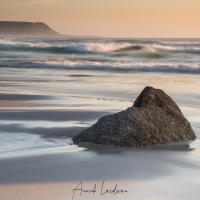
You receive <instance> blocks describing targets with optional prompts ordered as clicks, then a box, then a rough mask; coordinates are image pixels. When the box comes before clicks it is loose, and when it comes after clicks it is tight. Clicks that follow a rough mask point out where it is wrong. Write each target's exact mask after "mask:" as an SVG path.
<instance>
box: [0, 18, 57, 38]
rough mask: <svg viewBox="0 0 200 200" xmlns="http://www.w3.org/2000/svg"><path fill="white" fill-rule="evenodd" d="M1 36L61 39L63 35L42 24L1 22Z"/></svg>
mask: <svg viewBox="0 0 200 200" xmlns="http://www.w3.org/2000/svg"><path fill="white" fill-rule="evenodd" d="M0 36H14V37H23V36H26V37H27V36H28V37H29V36H37V37H59V36H61V35H60V34H59V33H57V32H55V31H54V30H52V29H51V28H50V27H49V26H47V25H46V24H45V23H42V22H12V21H0Z"/></svg>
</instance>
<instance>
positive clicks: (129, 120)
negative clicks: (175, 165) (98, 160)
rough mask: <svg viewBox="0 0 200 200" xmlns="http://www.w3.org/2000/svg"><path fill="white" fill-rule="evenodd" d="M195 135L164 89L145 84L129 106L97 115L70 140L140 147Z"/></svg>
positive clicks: (191, 137) (182, 139)
mask: <svg viewBox="0 0 200 200" xmlns="http://www.w3.org/2000/svg"><path fill="white" fill-rule="evenodd" d="M195 138H196V136H195V134H194V132H193V130H192V128H191V126H190V123H189V122H188V121H187V119H186V118H185V117H184V116H183V114H182V113H181V110H180V109H179V107H178V106H177V105H176V103H175V102H174V101H173V100H172V99H171V98H170V97H169V96H168V95H167V94H165V92H164V91H162V90H160V89H155V88H153V87H145V88H144V90H143V91H142V93H141V94H140V95H139V96H138V97H137V99H136V101H135V102H134V104H133V106H132V107H130V108H127V109H126V110H124V111H121V112H119V113H116V114H111V115H107V116H104V117H102V118H100V119H99V120H98V121H97V122H96V124H94V125H93V126H91V127H90V128H88V129H86V130H83V131H82V132H81V133H79V134H78V135H76V136H75V137H74V138H73V139H72V140H73V142H74V143H75V144H79V143H81V142H89V143H96V144H104V145H109V146H110V145H112V146H123V147H142V146H152V145H158V144H167V143H172V142H179V141H186V140H194V139H195Z"/></svg>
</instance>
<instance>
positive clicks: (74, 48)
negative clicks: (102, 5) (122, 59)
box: [0, 39, 200, 54]
mask: <svg viewBox="0 0 200 200" xmlns="http://www.w3.org/2000/svg"><path fill="white" fill-rule="evenodd" d="M16 50H18V51H26V52H27V51H34V52H44V53H45V52H46V53H58V54H59V53H60V54H67V53H108V52H124V51H129V52H130V51H146V52H149V51H156V52H161V53H162V52H167V53H199V54H200V43H199V42H196V43H195V42H194V43H190V42H179V43H173V42H171V43H170V42H161V43H159V42H157V43H148V42H141V41H140V42H138V41H132V42H131V41H125V42H122V41H121V42H114V41H110V42H106V41H101V42H94V41H91V42H80V41H79V42H71V41H66V42H60V43H59V42H58V43H56V44H53V43H51V42H47V41H46V42H32V43H31V42H18V41H13V40H2V39H0V51H16Z"/></svg>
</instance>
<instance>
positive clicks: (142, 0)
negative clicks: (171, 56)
mask: <svg viewBox="0 0 200 200" xmlns="http://www.w3.org/2000/svg"><path fill="white" fill-rule="evenodd" d="M0 20H5V21H9V20H12V21H34V22H36V21H42V22H45V23H47V24H48V25H49V26H50V27H52V28H53V29H54V30H56V31H58V32H60V33H64V34H68V35H94V36H105V37H106V36H107V37H133V38H135V37H138V38H140V37H146V38H152V37H156V38H157V37H166V38H170V37H175V38H178V37H184V38H189V37H191V38H192V37H194V38H199V37H200V25H199V22H200V0H167V1H164V0H163V1H162V0H138V1H136V0H35V1H29V0H1V1H0Z"/></svg>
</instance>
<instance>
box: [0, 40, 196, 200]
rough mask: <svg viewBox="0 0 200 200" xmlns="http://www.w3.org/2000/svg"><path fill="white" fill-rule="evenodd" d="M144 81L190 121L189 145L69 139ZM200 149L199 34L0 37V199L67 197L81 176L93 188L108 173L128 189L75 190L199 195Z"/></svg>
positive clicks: (130, 98)
mask: <svg viewBox="0 0 200 200" xmlns="http://www.w3.org/2000/svg"><path fill="white" fill-rule="evenodd" d="M147 85H148V86H153V87H155V88H160V89H162V90H164V91H165V92H166V93H167V94H168V95H170V96H171V97H172V98H173V99H174V101H175V102H176V103H177V104H178V106H179V107H180V109H181V110H182V112H183V114H184V115H185V117H186V118H187V119H188V120H189V122H190V123H191V125H192V128H193V129H194V131H195V134H196V136H197V139H196V140H195V141H191V142H189V143H187V144H188V145H189V147H188V149H178V150H177V149H176V148H175V149H176V150H175V149H174V148H171V149H170V151H169V149H166V148H165V149H164V150H161V149H158V150H150V151H143V150H137V151H133V150H131V149H120V148H111V149H110V148H107V147H102V146H100V147H96V146H95V147H93V146H92V147H89V148H86V147H84V148H83V147H78V146H76V145H73V143H72V141H71V138H72V137H73V135H75V134H77V133H79V132H80V131H81V130H83V129H85V128H87V127H89V126H91V125H92V124H94V123H95V122H96V121H97V120H98V118H99V117H101V116H104V115H106V114H110V113H115V112H119V111H121V110H124V109H126V108H127V107H130V106H132V104H133V102H134V100H135V99H136V97H137V96H138V95H139V93H140V92H141V91H142V89H143V88H144V87H145V86H147ZM199 152H200V40H187V39H184V40H183V39H109V38H95V39H94V38H62V39H38V38H35V39H34V38H1V39H0V196H1V197H2V198H3V199H10V200H12V199H20V200H23V199H24V200H27V199H34V200H37V199H38V200H39V199H42V200H45V199H47V200H51V199H52V200H54V199H59V200H61V199H63V200H64V199H71V198H72V189H73V188H74V187H75V186H76V184H77V183H78V182H80V181H84V184H85V185H87V187H88V188H92V187H93V185H94V184H97V190H98V189H99V186H100V185H101V184H102V181H103V180H106V185H108V186H109V187H111V188H113V185H114V186H115V184H116V183H117V184H118V186H119V187H122V188H125V189H128V191H129V192H128V194H127V195H126V196H123V195H119V196H117V195H116V196H112V195H105V196H101V195H99V194H95V195H93V196H91V195H90V194H85V195H83V196H82V197H80V196H78V195H77V196H76V199H93V200H94V199H99V200H100V199H101V200H102V199H103V200H108V199H109V200H110V199H115V200H116V199H128V200H129V199H141V200H143V199H154V200H155V199H156V200H162V199H172V200H177V199H184V200H186V199H188V198H192V199H193V200H198V199H199V187H200V181H199V176H200V171H199V168H200V154H199ZM38 191H39V192H38ZM58 191H59V192H58Z"/></svg>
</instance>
